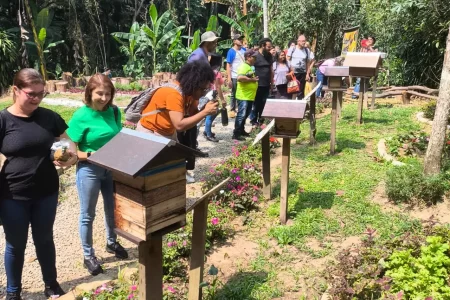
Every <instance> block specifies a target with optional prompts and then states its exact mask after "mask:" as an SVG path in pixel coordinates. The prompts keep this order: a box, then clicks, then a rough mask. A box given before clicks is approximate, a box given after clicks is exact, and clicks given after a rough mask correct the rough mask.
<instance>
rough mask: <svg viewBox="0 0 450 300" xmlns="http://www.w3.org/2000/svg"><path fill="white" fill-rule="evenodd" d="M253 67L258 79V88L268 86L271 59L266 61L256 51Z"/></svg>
mask: <svg viewBox="0 0 450 300" xmlns="http://www.w3.org/2000/svg"><path fill="white" fill-rule="evenodd" d="M254 66H255V74H256V76H258V77H259V80H258V86H270V79H271V70H272V58H271V57H268V59H266V58H265V57H264V55H262V54H261V53H259V51H258V54H257V56H256V61H255V65H254Z"/></svg>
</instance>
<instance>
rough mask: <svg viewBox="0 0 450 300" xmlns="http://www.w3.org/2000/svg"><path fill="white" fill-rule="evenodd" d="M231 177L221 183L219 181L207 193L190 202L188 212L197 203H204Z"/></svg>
mask: <svg viewBox="0 0 450 300" xmlns="http://www.w3.org/2000/svg"><path fill="white" fill-rule="evenodd" d="M230 179H231V178H230V177H228V178H227V179H225V180H224V181H222V182H221V183H219V184H218V185H216V186H215V187H213V188H212V189H210V190H209V191H208V192H207V193H206V194H204V195H203V196H201V197H200V198H198V199H196V200H195V201H194V202H193V203H191V204H190V206H189V207H186V213H188V212H190V211H191V210H193V209H194V208H195V207H196V206H197V205H199V204H200V203H202V202H203V201H204V200H208V199H209V197H211V196H213V195H215V194H216V193H217V192H218V191H219V190H220V189H221V188H222V187H223V186H224V185H225V184H226V183H227V182H228V181H229V180H230Z"/></svg>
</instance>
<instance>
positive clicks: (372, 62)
mask: <svg viewBox="0 0 450 300" xmlns="http://www.w3.org/2000/svg"><path fill="white" fill-rule="evenodd" d="M381 60H382V59H381V53H380V52H348V53H347V55H346V56H345V61H344V67H353V68H373V69H375V68H378V66H379V65H380V64H381Z"/></svg>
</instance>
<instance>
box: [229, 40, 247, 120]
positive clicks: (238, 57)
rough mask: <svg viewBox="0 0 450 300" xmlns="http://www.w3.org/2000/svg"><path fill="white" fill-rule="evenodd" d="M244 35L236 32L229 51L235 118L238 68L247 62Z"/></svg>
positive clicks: (232, 104)
mask: <svg viewBox="0 0 450 300" xmlns="http://www.w3.org/2000/svg"><path fill="white" fill-rule="evenodd" d="M243 40H244V36H243V35H240V34H235V35H234V36H233V47H232V48H230V50H228V53H227V78H228V87H229V88H230V89H231V96H230V115H229V116H230V117H231V118H234V117H235V115H236V109H237V107H236V86H237V70H238V68H239V67H240V65H241V64H242V63H243V62H245V59H244V53H245V48H244V47H243V46H242V42H243Z"/></svg>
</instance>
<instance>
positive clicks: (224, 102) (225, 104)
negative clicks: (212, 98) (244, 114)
mask: <svg viewBox="0 0 450 300" xmlns="http://www.w3.org/2000/svg"><path fill="white" fill-rule="evenodd" d="M222 107H223V108H226V107H227V101H225V100H223V101H222Z"/></svg>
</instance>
